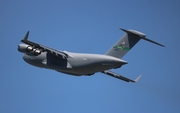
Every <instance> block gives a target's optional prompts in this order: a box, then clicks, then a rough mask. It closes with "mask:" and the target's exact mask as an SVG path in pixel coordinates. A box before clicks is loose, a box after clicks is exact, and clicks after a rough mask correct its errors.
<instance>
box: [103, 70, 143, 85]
mask: <svg viewBox="0 0 180 113" xmlns="http://www.w3.org/2000/svg"><path fill="white" fill-rule="evenodd" d="M102 73H104V74H107V75H109V76H112V77H115V78H118V79H121V80H123V81H126V82H138V81H139V79H140V78H141V76H142V75H140V76H138V77H137V78H136V79H135V80H131V79H129V78H126V77H124V76H122V75H119V74H116V73H114V72H111V71H108V70H105V71H102Z"/></svg>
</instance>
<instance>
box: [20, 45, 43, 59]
mask: <svg viewBox="0 0 180 113" xmlns="http://www.w3.org/2000/svg"><path fill="white" fill-rule="evenodd" d="M18 51H19V52H22V53H26V54H27V55H33V56H37V55H40V54H41V51H40V50H39V49H34V48H33V47H32V46H30V45H27V44H19V45H18Z"/></svg>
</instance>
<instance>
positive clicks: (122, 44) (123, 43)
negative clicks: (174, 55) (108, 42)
mask: <svg viewBox="0 0 180 113" xmlns="http://www.w3.org/2000/svg"><path fill="white" fill-rule="evenodd" d="M121 30H122V31H124V32H126V34H124V36H123V37H122V38H121V39H119V40H118V41H117V42H116V43H115V44H114V45H113V47H112V48H110V50H109V51H108V52H107V53H106V55H109V56H113V57H117V58H122V57H123V56H124V55H125V54H126V53H127V52H128V51H129V50H130V49H131V48H132V47H133V46H134V45H135V44H136V43H137V42H138V41H139V40H140V39H143V40H146V41H148V42H151V43H154V44H157V45H159V46H162V47H165V46H164V45H162V44H159V43H157V42H155V41H152V40H150V39H148V38H146V35H145V34H144V33H141V32H139V31H136V30H125V29H122V28H121Z"/></svg>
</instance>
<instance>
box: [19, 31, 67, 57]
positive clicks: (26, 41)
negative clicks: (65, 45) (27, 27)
mask: <svg viewBox="0 0 180 113" xmlns="http://www.w3.org/2000/svg"><path fill="white" fill-rule="evenodd" d="M28 36H29V31H28V32H27V33H26V35H25V37H24V39H22V40H21V42H23V43H25V44H28V45H31V46H32V47H33V48H38V49H40V50H41V51H46V52H48V53H50V54H52V55H54V56H57V57H60V58H63V59H66V58H67V57H68V55H67V54H66V53H64V52H62V51H59V50H56V49H53V48H49V47H46V46H43V45H41V44H38V43H35V42H32V41H29V40H28Z"/></svg>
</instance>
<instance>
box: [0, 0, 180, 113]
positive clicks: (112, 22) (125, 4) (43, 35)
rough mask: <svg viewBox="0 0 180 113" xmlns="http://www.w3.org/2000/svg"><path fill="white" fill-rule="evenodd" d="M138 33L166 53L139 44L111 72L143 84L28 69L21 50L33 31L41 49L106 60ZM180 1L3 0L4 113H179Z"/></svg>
mask: <svg viewBox="0 0 180 113" xmlns="http://www.w3.org/2000/svg"><path fill="white" fill-rule="evenodd" d="M119 28H125V29H135V30H138V31H141V32H143V33H145V34H146V35H147V37H148V38H150V39H152V40H155V41H157V42H159V43H162V44H164V45H166V47H165V48H163V47H160V46H157V45H154V44H151V43H148V42H146V41H143V40H141V41H140V42H138V44H136V46H134V48H133V49H131V51H129V52H128V54H126V56H125V57H123V60H126V61H128V62H129V64H127V65H124V66H123V67H122V68H120V69H116V70H112V71H114V72H116V73H119V74H122V75H124V76H126V77H129V78H132V79H134V78H136V77H137V76H138V75H140V74H142V75H143V76H142V78H141V79H140V81H139V82H138V83H126V82H124V81H121V80H118V79H115V78H113V77H110V76H107V75H104V74H102V73H96V74H94V75H93V76H90V77H86V76H82V77H75V76H70V75H66V74H62V73H58V72H56V71H52V70H47V69H41V68H37V67H33V66H31V65H29V64H27V63H25V62H24V61H23V59H22V53H19V52H18V51H17V46H18V44H19V43H20V40H21V39H22V38H23V37H24V35H25V34H26V32H27V31H28V30H29V31H30V35H29V38H30V40H32V41H35V42H38V43H40V44H43V45H46V46H49V47H53V48H55V49H59V50H66V51H70V52H84V53H97V54H104V53H106V51H107V50H108V49H109V48H110V47H111V46H112V45H113V44H114V43H115V42H116V41H117V40H118V39H119V38H120V37H121V36H122V35H123V34H124V32H123V31H120V30H119ZM179 33H180V1H178V0H164V1H162V0H161V1H160V0H159V1H155V0H154V1H148V0H50V1H48V0H44V1H37V0H1V1H0V53H1V55H0V60H1V63H0V113H160V112H161V113H179V112H180V83H179V81H180V60H179V58H180V52H179V49H180V35H179Z"/></svg>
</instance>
